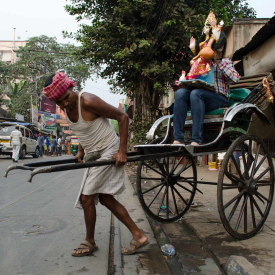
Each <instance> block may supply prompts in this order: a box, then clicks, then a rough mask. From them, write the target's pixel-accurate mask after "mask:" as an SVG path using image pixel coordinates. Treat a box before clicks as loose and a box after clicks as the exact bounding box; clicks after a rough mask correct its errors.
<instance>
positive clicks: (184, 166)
mask: <svg viewBox="0 0 275 275" xmlns="http://www.w3.org/2000/svg"><path fill="white" fill-rule="evenodd" d="M188 161H189V159H186V162H185V163H184V165H183V167H182V168H181V169H180V171H179V172H178V173H176V174H175V175H179V174H181V173H183V172H184V171H186V170H187V169H189V168H190V167H191V166H192V163H191V164H189V165H188ZM174 171H175V170H174ZM173 173H174V172H173Z"/></svg>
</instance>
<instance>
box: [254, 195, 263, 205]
mask: <svg viewBox="0 0 275 275" xmlns="http://www.w3.org/2000/svg"><path fill="white" fill-rule="evenodd" d="M255 196H256V197H257V198H258V199H259V201H261V202H262V204H265V202H264V201H263V200H262V199H261V198H260V196H259V195H257V194H255Z"/></svg>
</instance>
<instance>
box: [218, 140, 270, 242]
mask: <svg viewBox="0 0 275 275" xmlns="http://www.w3.org/2000/svg"><path fill="white" fill-rule="evenodd" d="M230 163H231V165H229V164H230ZM229 166H231V171H228V169H227V168H228V167H229ZM273 193H274V170H273V162H272V158H271V156H270V154H269V152H268V150H267V148H266V146H265V144H264V143H263V141H262V140H261V139H260V138H258V137H256V136H249V135H243V136H241V137H239V138H237V139H236V140H235V141H234V142H233V143H232V144H231V146H230V147H229V149H228V151H227V153H226V155H225V158H224V160H223V162H222V165H221V169H220V174H219V181H218V209H219V214H220V217H221V221H222V223H223V226H224V228H225V229H226V230H227V232H228V233H229V234H230V235H231V236H233V237H234V238H236V239H240V240H244V239H248V238H251V237H253V236H254V235H256V234H257V232H258V231H259V230H260V229H261V228H262V226H263V225H264V223H265V220H266V218H267V216H268V214H269V211H270V208H271V205H272V200H273Z"/></svg>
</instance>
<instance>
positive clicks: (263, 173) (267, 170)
mask: <svg viewBox="0 0 275 275" xmlns="http://www.w3.org/2000/svg"><path fill="white" fill-rule="evenodd" d="M270 169H271V167H268V168H266V169H265V170H264V171H263V172H262V173H261V174H260V175H259V176H258V177H257V178H256V179H255V181H256V182H258V180H260V179H261V178H262V177H263V176H264V175H265V174H266V173H267V172H269V171H270Z"/></svg>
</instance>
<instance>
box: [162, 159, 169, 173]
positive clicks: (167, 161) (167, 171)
mask: <svg viewBox="0 0 275 275" xmlns="http://www.w3.org/2000/svg"><path fill="white" fill-rule="evenodd" d="M163 162H164V165H165V169H166V171H165V172H166V174H169V157H166V158H163Z"/></svg>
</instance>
